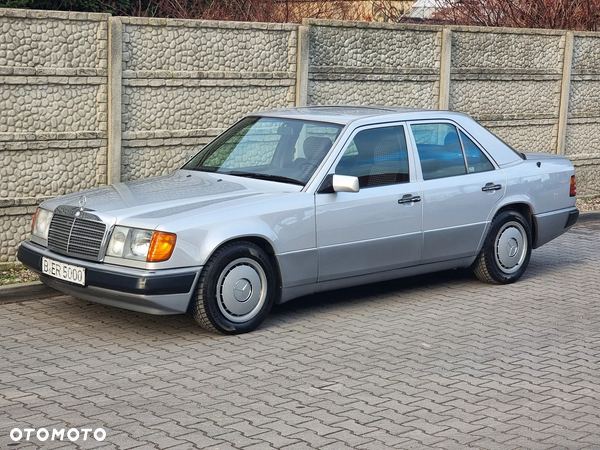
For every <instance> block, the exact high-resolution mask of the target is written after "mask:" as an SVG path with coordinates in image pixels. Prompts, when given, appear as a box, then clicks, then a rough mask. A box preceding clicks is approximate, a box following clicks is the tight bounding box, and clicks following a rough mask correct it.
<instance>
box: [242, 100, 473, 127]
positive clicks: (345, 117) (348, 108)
mask: <svg viewBox="0 0 600 450" xmlns="http://www.w3.org/2000/svg"><path fill="white" fill-rule="evenodd" d="M251 115H252V116H262V117H280V118H287V119H306V120H316V121H320V122H332V123H337V124H342V125H346V124H348V123H350V122H353V121H355V120H358V119H366V118H375V117H377V118H378V119H381V118H385V119H387V120H392V119H393V120H418V119H426V118H450V117H452V116H461V117H464V114H461V113H456V112H452V111H439V110H432V109H420V108H404V107H397V106H358V105H324V106H299V107H295V108H280V109H269V110H264V111H258V112H255V113H252V114H251ZM385 116H389V117H385Z"/></svg>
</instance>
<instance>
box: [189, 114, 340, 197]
mask: <svg viewBox="0 0 600 450" xmlns="http://www.w3.org/2000/svg"><path fill="white" fill-rule="evenodd" d="M342 128H343V125H339V124H334V123H326V122H314V121H309V120H295V119H278V118H271V117H247V118H245V119H243V120H242V121H240V122H238V123H237V124H235V125H234V126H233V127H231V128H230V129H229V130H227V131H225V133H223V134H222V135H221V136H219V137H218V138H217V139H215V140H214V141H213V142H211V143H210V144H209V145H207V146H206V147H205V148H203V149H202V150H201V151H200V153H198V154H197V155H196V156H194V157H193V158H192V159H191V160H190V161H189V162H188V163H187V164H185V165H184V166H183V167H182V168H183V169H186V170H198V171H202V172H217V173H223V174H228V175H236V176H242V177H250V178H260V179H265V180H272V181H280V182H284V183H293V184H299V185H304V184H306V182H307V181H308V179H309V178H310V177H311V176H312V174H313V173H314V172H315V170H316V169H317V167H318V166H319V164H321V162H322V161H323V159H324V158H325V155H326V154H327V152H328V151H329V149H330V148H331V146H332V144H333V142H334V141H335V140H336V138H337V137H338V135H339V134H340V131H341V130H342Z"/></svg>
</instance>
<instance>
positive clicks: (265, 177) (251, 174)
mask: <svg viewBox="0 0 600 450" xmlns="http://www.w3.org/2000/svg"><path fill="white" fill-rule="evenodd" d="M220 173H222V174H225V175H235V176H238V177H246V178H256V179H257V180H269V181H279V182H281V183H291V184H298V185H300V186H304V183H303V182H302V181H300V180H296V179H295V178H289V177H284V176H282V175H272V174H269V173H255V172H243V171H241V170H232V171H231V172H220Z"/></svg>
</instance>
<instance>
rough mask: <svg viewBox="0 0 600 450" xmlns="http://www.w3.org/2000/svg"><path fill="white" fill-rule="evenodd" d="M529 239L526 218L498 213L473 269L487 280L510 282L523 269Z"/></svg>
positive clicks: (512, 213)
mask: <svg viewBox="0 0 600 450" xmlns="http://www.w3.org/2000/svg"><path fill="white" fill-rule="evenodd" d="M532 242H533V241H532V236H531V227H530V225H529V223H528V222H527V219H525V218H524V217H523V216H522V215H521V214H520V213H518V212H516V211H512V210H507V211H502V212H500V213H499V214H498V215H497V216H496V217H495V218H494V220H493V221H492V225H491V227H490V231H489V233H488V235H487V237H486V239H485V242H484V243H483V248H482V249H481V252H480V253H479V255H478V256H477V259H476V260H475V263H474V264H473V272H474V273H475V275H476V276H477V278H479V279H480V280H481V281H485V282H487V283H493V284H509V283H514V282H515V281H517V280H518V279H519V278H521V276H523V274H524V273H525V269H527V265H528V264H529V259H530V258H531V246H532Z"/></svg>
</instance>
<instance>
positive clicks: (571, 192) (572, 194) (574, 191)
mask: <svg viewBox="0 0 600 450" xmlns="http://www.w3.org/2000/svg"><path fill="white" fill-rule="evenodd" d="M576 195H577V183H576V182H575V175H572V176H571V187H570V189H569V196H570V197H575V196H576Z"/></svg>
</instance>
